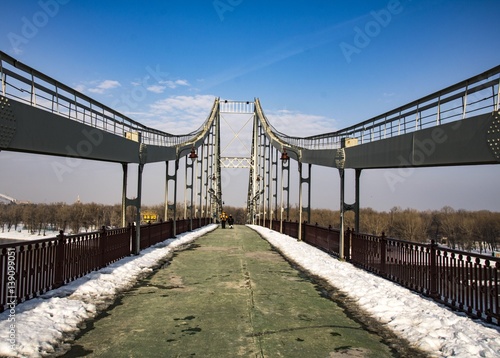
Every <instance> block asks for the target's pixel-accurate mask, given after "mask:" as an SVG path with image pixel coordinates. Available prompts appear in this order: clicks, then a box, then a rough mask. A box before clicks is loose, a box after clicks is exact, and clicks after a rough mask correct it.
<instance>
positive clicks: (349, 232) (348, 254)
mask: <svg viewBox="0 0 500 358" xmlns="http://www.w3.org/2000/svg"><path fill="white" fill-rule="evenodd" d="M330 227H331V226H330ZM353 231H354V230H352V229H351V228H347V232H346V235H345V240H344V259H345V260H346V261H349V260H350V259H351V238H352V232H353Z"/></svg>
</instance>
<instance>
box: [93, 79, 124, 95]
mask: <svg viewBox="0 0 500 358" xmlns="http://www.w3.org/2000/svg"><path fill="white" fill-rule="evenodd" d="M120 86H121V84H120V82H118V81H114V80H104V81H102V82H101V83H99V84H98V85H97V86H96V87H93V88H89V92H91V93H98V94H103V93H104V92H105V91H106V90H109V89H113V88H116V87H120Z"/></svg>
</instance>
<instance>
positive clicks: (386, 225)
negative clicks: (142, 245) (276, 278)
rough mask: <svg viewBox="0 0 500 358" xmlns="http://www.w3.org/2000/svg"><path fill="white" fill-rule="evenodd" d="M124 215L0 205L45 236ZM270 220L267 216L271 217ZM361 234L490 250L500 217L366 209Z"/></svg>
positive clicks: (328, 222) (322, 218)
mask: <svg viewBox="0 0 500 358" xmlns="http://www.w3.org/2000/svg"><path fill="white" fill-rule="evenodd" d="M224 211H225V212H226V213H227V214H228V215H229V214H231V215H232V216H233V217H234V219H235V222H236V223H237V224H244V223H245V222H246V218H247V212H246V208H236V207H230V206H225V207H224ZM141 212H142V213H146V212H149V213H155V214H157V215H158V218H159V219H161V218H164V217H165V215H164V212H165V207H164V205H154V206H143V207H142V208H141ZM196 212H197V213H199V212H200V211H198V210H197V211H196ZM135 215H136V211H135V208H134V207H128V208H127V212H126V222H127V223H132V222H134V221H135ZM176 216H177V218H183V217H184V205H183V204H178V205H177V211H176ZM187 216H189V211H188V213H187ZM121 217H122V216H121V205H120V204H116V205H103V204H96V203H89V204H83V203H74V204H65V203H52V204H18V205H14V204H0V225H1V227H2V231H4V230H7V231H10V230H18V229H19V227H20V225H21V224H22V225H23V228H26V229H28V230H30V231H31V232H32V233H38V234H39V235H45V234H46V230H50V229H52V230H64V231H65V232H70V233H77V232H79V231H81V230H82V228H83V229H85V230H88V231H91V230H97V229H98V228H100V227H102V226H106V227H119V226H121V222H122V219H121ZM168 217H169V218H172V217H173V215H172V212H169V215H168ZM266 218H269V215H268V214H266ZM289 219H290V221H298V220H299V210H298V207H296V206H295V207H292V208H290V214H289ZM302 220H303V221H306V220H307V213H306V212H303V214H302ZM310 223H311V224H318V225H319V226H324V227H328V226H331V227H333V228H338V227H340V213H339V211H334V210H329V209H311V221H310ZM345 225H346V227H351V228H353V227H354V213H352V212H347V213H346V214H345ZM360 231H361V232H363V233H367V234H373V235H381V234H382V233H385V235H386V236H388V237H393V238H398V239H401V240H407V241H414V242H429V241H430V240H435V241H436V242H438V243H441V244H446V245H448V246H449V247H451V248H455V249H460V250H468V251H469V250H479V251H490V252H491V251H494V250H497V248H500V245H499V241H500V213H498V212H490V211H487V210H481V211H467V210H455V209H453V208H451V207H448V206H446V207H443V208H442V209H441V210H434V211H417V210H415V209H402V208H399V207H394V208H392V209H391V210H390V211H389V212H379V211H375V210H373V209H371V208H364V209H361V213H360Z"/></svg>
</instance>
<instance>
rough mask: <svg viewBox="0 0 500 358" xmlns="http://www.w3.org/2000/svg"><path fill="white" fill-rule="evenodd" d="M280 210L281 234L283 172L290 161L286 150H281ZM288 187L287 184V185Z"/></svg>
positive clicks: (281, 230) (281, 227) (281, 223)
mask: <svg viewBox="0 0 500 358" xmlns="http://www.w3.org/2000/svg"><path fill="white" fill-rule="evenodd" d="M280 159H281V210H280V233H283V191H284V190H283V186H284V184H283V181H284V179H283V172H284V167H285V165H287V164H288V161H289V160H290V157H289V156H288V153H287V152H286V149H285V148H283V151H282V152H281V158H280ZM287 185H288V183H287Z"/></svg>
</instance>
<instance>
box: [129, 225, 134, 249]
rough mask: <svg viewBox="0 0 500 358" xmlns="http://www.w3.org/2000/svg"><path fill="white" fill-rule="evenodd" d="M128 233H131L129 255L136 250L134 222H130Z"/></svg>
mask: <svg viewBox="0 0 500 358" xmlns="http://www.w3.org/2000/svg"><path fill="white" fill-rule="evenodd" d="M128 233H129V237H128V238H129V245H128V247H129V249H128V250H129V252H128V254H129V255H132V253H133V252H134V242H135V240H134V225H133V224H132V223H128Z"/></svg>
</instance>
